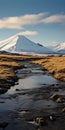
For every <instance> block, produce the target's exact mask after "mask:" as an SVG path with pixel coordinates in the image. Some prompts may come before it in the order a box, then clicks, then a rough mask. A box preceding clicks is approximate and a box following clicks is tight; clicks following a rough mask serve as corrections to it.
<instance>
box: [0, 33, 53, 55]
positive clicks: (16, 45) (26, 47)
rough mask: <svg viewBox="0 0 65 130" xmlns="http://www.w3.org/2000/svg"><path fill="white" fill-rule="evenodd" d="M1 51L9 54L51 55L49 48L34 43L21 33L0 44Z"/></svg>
mask: <svg viewBox="0 0 65 130" xmlns="http://www.w3.org/2000/svg"><path fill="white" fill-rule="evenodd" d="M0 50H4V51H8V52H29V53H30V52H33V53H45V54H46V53H47V54H48V53H51V51H50V50H49V49H48V48H46V47H44V46H43V45H41V44H39V43H38V44H36V43H34V42H32V41H31V40H29V39H28V38H26V37H25V36H23V35H22V34H21V33H18V34H16V35H14V36H12V37H10V38H8V39H6V40H4V41H2V42H0Z"/></svg>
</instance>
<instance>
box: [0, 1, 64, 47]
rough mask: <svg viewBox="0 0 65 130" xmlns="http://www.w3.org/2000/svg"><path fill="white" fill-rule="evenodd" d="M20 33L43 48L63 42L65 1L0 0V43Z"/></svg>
mask: <svg viewBox="0 0 65 130" xmlns="http://www.w3.org/2000/svg"><path fill="white" fill-rule="evenodd" d="M19 32H22V35H25V36H27V37H28V38H29V39H31V40H32V41H35V42H39V43H41V44H43V45H45V46H46V45H51V44H55V43H61V44H62V43H63V42H65V0H0V41H1V40H4V39H6V38H8V37H10V36H12V35H14V34H16V33H19Z"/></svg>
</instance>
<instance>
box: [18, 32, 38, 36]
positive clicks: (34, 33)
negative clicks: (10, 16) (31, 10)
mask: <svg viewBox="0 0 65 130" xmlns="http://www.w3.org/2000/svg"><path fill="white" fill-rule="evenodd" d="M18 34H20V35H24V36H28V35H29V36H30V35H37V34H38V32H37V31H24V32H20V33H18Z"/></svg>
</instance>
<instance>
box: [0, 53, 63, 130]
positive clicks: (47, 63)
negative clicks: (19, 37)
mask: <svg viewBox="0 0 65 130" xmlns="http://www.w3.org/2000/svg"><path fill="white" fill-rule="evenodd" d="M33 63H34V64H33ZM37 64H38V65H37ZM64 65H65V57H64V56H61V57H58V56H43V57H42V56H40V57H39V56H23V55H2V54H1V55H0V130H2V129H5V130H43V129H44V130H50V129H51V130H58V129H59V130H65V82H61V81H60V80H63V81H65V73H64V72H65V66H64ZM17 70H20V71H18V72H17ZM47 70H48V71H49V73H50V75H49V73H47ZM17 75H18V76H19V77H18V76H17ZM57 75H59V76H57ZM37 76H38V80H37V83H38V84H37V85H39V87H37V88H33V89H32V88H31V89H30V88H29V86H28V85H31V84H32V79H31V81H30V83H31V84H30V83H29V82H28V84H27V83H26V87H28V88H27V89H24V85H23V80H24V84H25V81H27V80H28V77H29V78H30V77H31V78H32V77H33V79H34V81H35V79H37V78H36V77H37ZM42 76H48V77H50V76H51V78H52V76H54V77H55V78H57V79H59V81H58V82H57V81H56V80H55V79H54V80H53V81H54V82H53V83H52V84H51V82H49V84H48V83H47V81H46V83H44V84H43V83H42V82H39V81H40V80H41V79H40V80H39V77H42ZM19 78H21V80H22V82H21V83H20V84H19V86H18V87H19V88H16V85H14V84H16V81H17V80H18V79H19ZM17 83H19V81H18V82H17ZM35 83H36V82H35ZM13 85H14V86H13ZM11 86H12V88H13V92H14V93H13V92H12V90H10V92H12V94H11V93H7V91H8V89H10V87H11ZM32 86H33V85H32ZM33 87H35V84H34V86H33ZM5 92H6V93H5Z"/></svg>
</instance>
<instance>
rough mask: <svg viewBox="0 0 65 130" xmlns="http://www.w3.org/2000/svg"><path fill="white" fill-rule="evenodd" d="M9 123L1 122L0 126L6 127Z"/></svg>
mask: <svg viewBox="0 0 65 130" xmlns="http://www.w3.org/2000/svg"><path fill="white" fill-rule="evenodd" d="M7 125H8V123H7V122H0V128H3V129H5V128H6V127H7Z"/></svg>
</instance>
